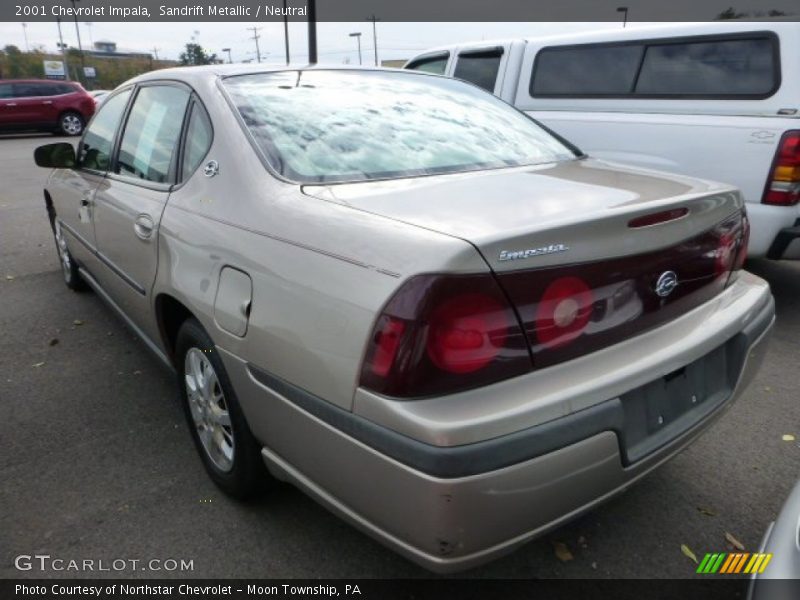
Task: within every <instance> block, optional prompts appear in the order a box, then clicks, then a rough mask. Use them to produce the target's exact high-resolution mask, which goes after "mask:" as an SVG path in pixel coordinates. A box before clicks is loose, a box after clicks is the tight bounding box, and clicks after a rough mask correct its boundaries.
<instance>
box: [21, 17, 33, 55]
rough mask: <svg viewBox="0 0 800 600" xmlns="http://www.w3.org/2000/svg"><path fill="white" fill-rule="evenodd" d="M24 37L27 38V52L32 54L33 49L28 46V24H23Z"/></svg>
mask: <svg viewBox="0 0 800 600" xmlns="http://www.w3.org/2000/svg"><path fill="white" fill-rule="evenodd" d="M22 35H24V36H25V52H30V51H31V48H30V46H28V24H27V23H23V24H22Z"/></svg>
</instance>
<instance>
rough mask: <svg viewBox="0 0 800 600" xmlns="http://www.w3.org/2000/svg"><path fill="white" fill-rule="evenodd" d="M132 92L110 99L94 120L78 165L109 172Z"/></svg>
mask: <svg viewBox="0 0 800 600" xmlns="http://www.w3.org/2000/svg"><path fill="white" fill-rule="evenodd" d="M130 95H131V90H125V91H123V92H120V93H119V94H117V95H116V96H113V97H111V98H109V99H108V101H106V102H105V103H103V105H102V106H101V107H100V110H99V111H98V112H97V114H96V115H95V116H94V119H92V122H91V123H90V124H89V127H88V128H87V129H86V133H85V134H84V136H83V140H81V147H80V151H79V152H78V165H79V166H80V167H82V168H84V169H92V170H93V171H107V170H108V163H109V158H110V157H111V148H112V147H113V146H114V135H115V134H116V132H117V127H119V122H120V121H121V120H122V114H123V113H124V112H125V106H127V104H128V98H130Z"/></svg>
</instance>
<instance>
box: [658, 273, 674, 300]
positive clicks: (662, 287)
mask: <svg viewBox="0 0 800 600" xmlns="http://www.w3.org/2000/svg"><path fill="white" fill-rule="evenodd" d="M676 287H678V276H677V275H676V274H675V271H664V272H663V273H662V274H661V276H660V277H659V278H658V281H657V282H656V287H655V292H656V294H658V295H659V296H660V297H662V298H666V297H667V296H669V295H670V294H671V293H672V290H674V289H675V288H676Z"/></svg>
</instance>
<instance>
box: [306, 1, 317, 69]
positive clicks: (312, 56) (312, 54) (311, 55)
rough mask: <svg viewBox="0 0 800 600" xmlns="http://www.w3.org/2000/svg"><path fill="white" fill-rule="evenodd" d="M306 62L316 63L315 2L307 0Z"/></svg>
mask: <svg viewBox="0 0 800 600" xmlns="http://www.w3.org/2000/svg"><path fill="white" fill-rule="evenodd" d="M308 62H309V64H312V65H314V64H316V63H317V2H316V0H308Z"/></svg>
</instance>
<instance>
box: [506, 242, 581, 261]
mask: <svg viewBox="0 0 800 600" xmlns="http://www.w3.org/2000/svg"><path fill="white" fill-rule="evenodd" d="M567 250H569V246H565V245H564V244H550V245H549V246H542V247H541V248H528V249H527V250H503V251H501V252H500V256H499V257H498V259H497V260H500V261H504V260H519V259H520V258H531V257H533V256H543V255H545V254H556V253H557V252H566V251H567Z"/></svg>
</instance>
